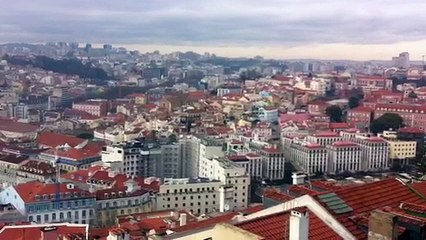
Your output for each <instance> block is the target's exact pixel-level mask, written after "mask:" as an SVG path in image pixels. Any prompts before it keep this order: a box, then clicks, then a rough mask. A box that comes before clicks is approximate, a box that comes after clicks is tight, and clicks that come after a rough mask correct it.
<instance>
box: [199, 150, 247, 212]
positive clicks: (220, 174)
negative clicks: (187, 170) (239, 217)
mask: <svg viewBox="0 0 426 240" xmlns="http://www.w3.org/2000/svg"><path fill="white" fill-rule="evenodd" d="M201 163H202V165H200V177H205V178H209V179H214V180H219V181H220V182H221V183H222V186H223V188H222V189H221V194H222V195H223V198H224V199H225V200H224V201H223V202H222V205H221V206H220V211H224V209H225V210H226V209H230V210H237V209H244V208H247V206H248V199H249V188H250V175H249V174H248V173H247V171H246V169H245V168H243V167H240V166H239V165H238V164H236V163H233V162H232V161H230V160H228V159H226V158H218V157H215V158H211V159H202V161H201Z"/></svg>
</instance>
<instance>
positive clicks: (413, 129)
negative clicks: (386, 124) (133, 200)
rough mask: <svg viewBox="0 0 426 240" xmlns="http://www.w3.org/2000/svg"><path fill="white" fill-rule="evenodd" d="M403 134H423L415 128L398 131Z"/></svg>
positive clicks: (404, 128)
mask: <svg viewBox="0 0 426 240" xmlns="http://www.w3.org/2000/svg"><path fill="white" fill-rule="evenodd" d="M398 132H401V133H423V131H422V130H420V129H418V128H415V127H403V128H400V129H399V130H398Z"/></svg>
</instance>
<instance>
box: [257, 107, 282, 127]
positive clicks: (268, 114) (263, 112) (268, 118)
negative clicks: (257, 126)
mask: <svg viewBox="0 0 426 240" xmlns="http://www.w3.org/2000/svg"><path fill="white" fill-rule="evenodd" d="M258 111H259V120H260V121H262V122H269V123H272V122H276V121H278V109H277V108H275V107H269V106H268V107H259V109H258Z"/></svg>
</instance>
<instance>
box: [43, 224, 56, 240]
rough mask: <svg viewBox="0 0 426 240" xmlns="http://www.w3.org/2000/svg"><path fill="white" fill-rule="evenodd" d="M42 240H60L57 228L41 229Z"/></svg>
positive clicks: (47, 227)
mask: <svg viewBox="0 0 426 240" xmlns="http://www.w3.org/2000/svg"><path fill="white" fill-rule="evenodd" d="M40 230H41V240H50V239H58V232H57V228H56V226H46V227H42V228H41V229H40Z"/></svg>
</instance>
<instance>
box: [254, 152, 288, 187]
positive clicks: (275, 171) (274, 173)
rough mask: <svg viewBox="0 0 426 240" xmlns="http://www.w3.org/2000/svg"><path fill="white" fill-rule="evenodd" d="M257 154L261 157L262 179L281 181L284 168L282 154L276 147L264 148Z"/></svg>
mask: <svg viewBox="0 0 426 240" xmlns="http://www.w3.org/2000/svg"><path fill="white" fill-rule="evenodd" d="M258 153H259V154H260V155H261V156H262V162H263V177H264V178H267V179H269V180H281V179H283V178H284V167H285V158H284V153H283V152H282V151H280V150H279V149H278V148H276V147H264V148H262V150H260V151H258Z"/></svg>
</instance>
